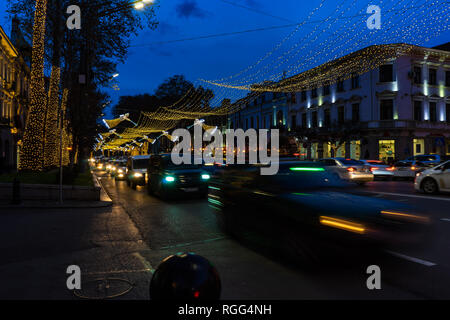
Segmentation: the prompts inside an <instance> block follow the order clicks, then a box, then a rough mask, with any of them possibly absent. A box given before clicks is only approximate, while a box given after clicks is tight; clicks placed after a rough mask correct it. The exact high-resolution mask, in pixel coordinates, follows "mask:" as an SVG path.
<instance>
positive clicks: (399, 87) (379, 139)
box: [230, 47, 450, 161]
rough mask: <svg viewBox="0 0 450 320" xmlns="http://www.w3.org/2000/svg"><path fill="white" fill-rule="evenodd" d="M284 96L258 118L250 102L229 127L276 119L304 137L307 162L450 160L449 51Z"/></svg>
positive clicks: (419, 51) (420, 53)
mask: <svg viewBox="0 0 450 320" xmlns="http://www.w3.org/2000/svg"><path fill="white" fill-rule="evenodd" d="M343 62H345V60H344V61H343ZM338 68H339V66H338V65H337V66H336V73H338V70H337V69H338ZM270 94H273V93H268V92H267V93H262V94H260V95H266V96H267V95H269V96H270ZM278 95H283V96H284V100H280V101H283V102H282V103H278V102H277V101H275V100H274V99H272V100H270V103H268V104H267V106H264V105H262V106H261V108H260V110H259V111H258V109H257V108H255V107H251V105H252V102H251V101H252V99H247V98H246V99H245V100H246V101H247V100H248V101H247V103H248V104H249V105H250V107H247V108H246V107H244V108H242V110H241V111H240V113H241V114H240V115H237V114H233V115H231V116H230V125H231V126H232V125H235V126H236V124H238V125H237V127H241V128H243V129H245V128H246V127H247V126H246V125H247V124H249V126H248V127H254V128H256V126H254V125H253V126H252V122H251V121H250V123H249V120H247V119H251V118H253V119H260V118H264V117H265V116H267V115H269V114H270V115H272V116H273V117H274V118H273V119H274V120H273V124H283V125H284V127H285V129H286V131H287V132H288V134H291V135H295V136H296V137H297V139H298V140H299V142H300V143H299V153H300V155H301V156H302V157H303V158H305V159H318V158H324V157H331V156H340V157H347V158H354V159H380V160H384V161H394V160H402V159H405V158H407V157H409V156H412V155H420V154H430V153H434V154H441V155H450V52H449V51H445V50H438V49H429V48H423V47H414V48H413V50H411V51H410V52H408V54H405V55H401V56H398V57H392V58H391V59H388V60H387V61H386V62H385V64H383V65H381V66H379V67H378V68H374V69H372V70H370V71H368V72H365V73H362V74H360V75H356V74H355V75H353V76H352V77H349V78H348V79H345V80H344V79H343V80H338V81H336V82H335V83H330V84H324V85H322V86H321V87H318V88H310V89H308V90H303V91H301V92H295V93H278ZM269 109H271V110H276V112H269ZM278 111H282V112H281V113H278ZM278 114H279V115H280V117H278V118H277V117H276V116H277V115H278ZM281 116H282V117H283V118H281ZM271 121H272V120H271ZM253 124H254V123H253Z"/></svg>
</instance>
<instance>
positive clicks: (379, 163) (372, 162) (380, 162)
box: [367, 160, 387, 166]
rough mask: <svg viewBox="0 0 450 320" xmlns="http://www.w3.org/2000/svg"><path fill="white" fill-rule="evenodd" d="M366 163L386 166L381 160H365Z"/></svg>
mask: <svg viewBox="0 0 450 320" xmlns="http://www.w3.org/2000/svg"><path fill="white" fill-rule="evenodd" d="M367 163H368V164H372V165H378V166H387V164H386V163H384V162H383V161H371V160H367Z"/></svg>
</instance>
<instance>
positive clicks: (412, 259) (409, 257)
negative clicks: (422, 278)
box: [385, 250, 436, 267]
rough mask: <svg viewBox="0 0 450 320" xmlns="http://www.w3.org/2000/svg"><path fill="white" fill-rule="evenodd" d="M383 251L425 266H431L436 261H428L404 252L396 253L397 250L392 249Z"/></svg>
mask: <svg viewBox="0 0 450 320" xmlns="http://www.w3.org/2000/svg"><path fill="white" fill-rule="evenodd" d="M385 252H387V253H389V254H391V255H393V256H395V257H398V258H402V259H405V260H408V261H411V262H415V263H419V264H421V265H424V266H427V267H432V266H435V265H436V263H434V262H430V261H426V260H422V259H419V258H415V257H411V256H407V255H406V254H403V253H398V252H394V251H390V250H385Z"/></svg>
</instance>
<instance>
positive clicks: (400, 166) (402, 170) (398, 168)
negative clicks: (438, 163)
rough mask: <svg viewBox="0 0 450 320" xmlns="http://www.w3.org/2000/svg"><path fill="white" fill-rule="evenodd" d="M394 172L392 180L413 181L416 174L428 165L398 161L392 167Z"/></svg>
mask: <svg viewBox="0 0 450 320" xmlns="http://www.w3.org/2000/svg"><path fill="white" fill-rule="evenodd" d="M392 168H393V172H394V179H409V180H414V178H415V177H416V174H417V173H418V172H422V171H423V170H425V169H427V168H429V165H425V164H424V163H422V162H419V161H412V162H406V161H399V162H396V163H394V165H393V166H392Z"/></svg>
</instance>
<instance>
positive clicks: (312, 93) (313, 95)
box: [311, 88, 317, 98]
mask: <svg viewBox="0 0 450 320" xmlns="http://www.w3.org/2000/svg"><path fill="white" fill-rule="evenodd" d="M311 97H313V98H316V97H317V88H314V89H312V90H311Z"/></svg>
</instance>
